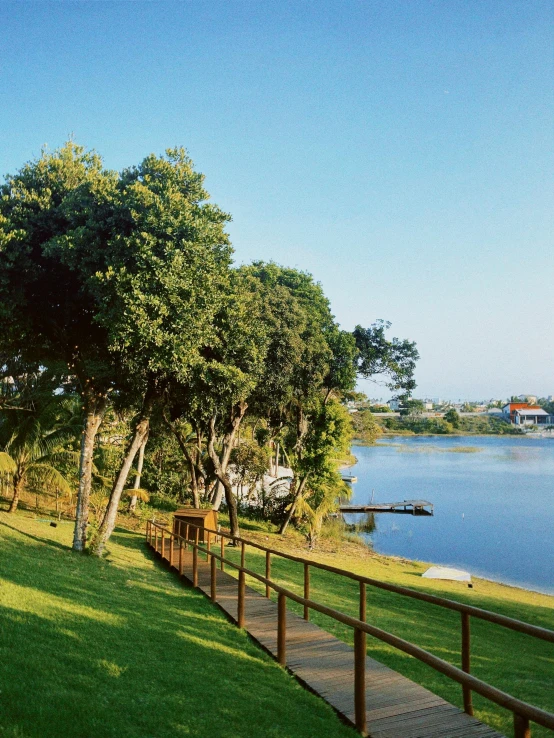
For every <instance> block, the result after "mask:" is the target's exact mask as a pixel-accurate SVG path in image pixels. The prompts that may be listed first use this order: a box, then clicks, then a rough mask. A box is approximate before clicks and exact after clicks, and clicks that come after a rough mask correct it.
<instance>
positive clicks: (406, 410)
mask: <svg viewBox="0 0 554 738" xmlns="http://www.w3.org/2000/svg"><path fill="white" fill-rule="evenodd" d="M424 410H425V403H424V402H423V400H404V407H403V408H402V409H401V410H400V415H402V416H409V417H416V416H418V415H421V414H422V413H423V411H424Z"/></svg>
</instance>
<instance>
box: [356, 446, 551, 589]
mask: <svg viewBox="0 0 554 738" xmlns="http://www.w3.org/2000/svg"><path fill="white" fill-rule="evenodd" d="M389 443H390V444H391V445H382V444H379V445H376V446H369V447H367V446H355V447H353V449H352V452H353V453H354V455H355V456H356V458H357V459H358V463H357V464H356V465H355V466H353V467H351V469H350V471H351V473H352V474H354V475H355V476H357V477H358V482H357V483H356V484H354V485H353V487H354V494H353V497H352V502H355V503H359V504H366V503H368V502H369V501H370V499H371V494H372V490H375V494H374V501H375V502H396V501H398V500H404V499H424V500H428V501H429V502H432V503H434V506H435V514H434V516H433V517H414V516H412V515H395V514H376V515H375V516H374V519H375V525H376V528H375V530H374V531H373V532H372V533H369V534H368V535H369V538H370V539H371V541H372V542H373V546H374V548H375V550H376V551H379V552H380V553H385V554H394V555H397V556H405V557H406V558H411V559H419V560H421V561H430V562H433V563H436V564H450V565H452V566H457V567H459V568H462V569H466V570H468V571H470V572H471V573H472V574H474V575H478V576H483V577H486V578H488V579H495V580H498V581H502V582H506V583H509V584H516V585H519V586H522V587H527V588H529V589H534V590H538V591H541V592H547V593H549V594H554V440H551V439H536V440H532V439H527V438H503V437H486V438H479V437H465V438H441V437H433V438H428V437H418V438H401V437H396V438H394V439H391V440H390V441H389ZM469 446H471V447H473V448H478V449H479V451H478V452H476V453H460V452H458V453H455V452H452V449H455V448H456V447H458V448H459V447H469ZM347 518H348V520H349V522H356V521H359V520H360V519H361V518H362V516H353V515H352V516H350V515H349V516H347Z"/></svg>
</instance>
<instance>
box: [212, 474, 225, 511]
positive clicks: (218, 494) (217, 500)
mask: <svg viewBox="0 0 554 738" xmlns="http://www.w3.org/2000/svg"><path fill="white" fill-rule="evenodd" d="M224 491H225V490H224V487H223V485H222V484H221V482H220V481H219V479H218V480H217V486H216V491H215V495H214V499H213V501H212V510H216V511H217V510H219V508H220V507H221V500H222V499H223V492H224Z"/></svg>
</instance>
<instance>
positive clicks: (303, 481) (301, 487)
mask: <svg viewBox="0 0 554 738" xmlns="http://www.w3.org/2000/svg"><path fill="white" fill-rule="evenodd" d="M307 481H308V474H306V476H305V477H302V479H301V480H300V484H299V485H298V488H297V490H296V492H295V493H294V499H293V501H292V503H291V506H290V507H289V509H288V510H287V514H286V515H285V519H284V520H283V522H282V523H281V527H280V528H279V534H280V535H283V533H284V532H285V531H286V529H287V528H288V525H289V523H290V521H291V520H292V516H293V515H294V511H295V510H296V504H297V502H298V498H299V497H300V495H301V494H302V492H303V491H304V487H305V486H306V482H307Z"/></svg>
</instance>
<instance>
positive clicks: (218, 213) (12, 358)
mask: <svg viewBox="0 0 554 738" xmlns="http://www.w3.org/2000/svg"><path fill="white" fill-rule="evenodd" d="M229 220H230V216H229V215H228V214H227V213H225V212H224V211H222V210H221V209H220V208H218V207H217V206H216V205H214V204H211V203H210V202H209V195H208V193H207V191H206V190H205V188H204V177H203V175H202V174H200V173H198V172H196V171H195V170H194V167H193V164H192V162H191V160H190V159H189V157H188V156H187V154H186V152H185V151H184V150H183V149H171V150H168V151H167V152H166V154H165V155H164V156H154V155H150V156H147V157H146V158H145V159H144V160H143V161H142V162H141V163H140V164H138V165H137V166H133V167H130V168H127V169H124V170H123V171H121V172H115V171H110V170H107V169H106V168H105V167H104V165H103V162H102V160H101V158H100V157H99V156H98V155H97V154H96V153H94V152H90V151H86V150H85V149H83V148H82V147H80V146H77V145H76V144H75V143H74V142H72V141H70V142H68V143H67V144H66V145H64V146H63V147H62V148H61V149H59V150H56V151H54V152H48V151H43V152H42V154H41V156H40V157H38V158H37V159H36V160H33V161H31V162H29V163H27V164H25V165H24V166H23V167H22V168H21V169H20V170H19V171H18V172H17V173H16V174H14V175H10V176H7V177H6V178H5V182H4V184H3V185H2V186H1V187H0V326H1V328H0V371H1V394H0V449H1V452H0V478H1V480H2V485H3V487H2V491H3V494H4V495H5V496H7V497H9V498H10V500H11V502H10V510H12V511H15V509H16V508H17V505H18V500H19V499H20V496H21V493H22V490H27V492H29V491H32V490H38V491H41V492H43V493H47V494H48V495H50V496H51V497H52V499H53V500H54V501H55V504H56V507H58V506H60V505H61V506H63V505H64V504H66V502H67V501H68V500H69V501H70V502H71V505H72V509H73V510H74V514H75V529H74V538H73V548H74V549H75V550H77V551H83V550H85V549H86V548H88V549H90V550H91V551H92V552H93V553H95V554H97V555H100V554H101V553H102V552H103V550H104V547H105V545H106V542H107V541H108V539H109V537H110V535H111V533H112V531H113V529H114V526H115V524H116V518H117V513H118V510H120V509H121V506H122V504H125V505H126V506H127V507H128V508H129V509H130V510H134V509H137V506H138V507H140V505H141V504H142V503H143V502H145V501H146V500H147V499H148V497H149V495H157V496H158V498H159V499H160V500H161V499H163V498H173V499H178V500H180V501H182V502H184V501H186V502H190V503H191V504H193V505H195V506H197V507H198V506H200V505H210V506H212V507H214V508H215V509H218V508H219V507H220V505H221V504H222V502H223V501H224V502H225V504H226V507H227V510H228V513H229V517H230V528H231V533H232V534H233V535H235V536H237V535H239V522H238V505H237V495H236V493H235V492H236V490H235V489H234V485H233V481H232V479H231V474H230V470H231V468H232V469H233V470H235V472H236V473H237V474H238V475H239V477H240V478H241V479H242V482H241V484H242V483H244V484H246V485H252V484H255V483H256V481H257V480H259V479H260V478H261V476H263V470H264V467H266V468H267V467H268V466H271V465H273V466H274V467H275V459H276V460H277V462H278V460H279V458H282V459H286V463H287V465H288V466H290V467H291V468H292V470H293V481H292V485H291V489H290V494H289V496H288V499H287V504H286V505H285V506H283V507H282V509H281V510H280V511H279V522H280V529H281V531H283V532H284V531H285V530H286V528H287V526H288V525H289V523H290V521H291V520H293V519H295V518H296V519H297V518H299V517H302V518H303V519H304V520H308V521H311V522H310V526H311V527H310V530H311V531H312V534H313V535H316V534H317V530H318V526H319V525H320V521H321V518H322V516H323V515H324V514H325V511H327V510H329V509H330V507H331V506H332V504H333V501H334V500H335V498H336V496H337V490H338V489H339V487H340V475H339V474H338V471H337V459H339V458H340V457H341V455H342V454H344V452H345V451H346V450H347V449H348V445H349V442H350V438H351V434H352V424H351V420H350V417H349V415H348V413H347V412H346V410H345V408H344V406H343V404H342V403H341V400H342V398H343V397H344V396H345V393H348V392H350V391H352V390H353V389H354V387H355V383H356V380H357V378H358V377H364V378H377V379H379V378H382V379H383V381H384V382H385V383H386V384H387V386H388V387H389V388H391V389H392V390H393V392H395V393H396V394H398V395H406V396H408V395H409V394H410V393H411V391H412V390H413V388H414V386H415V383H414V380H413V371H414V367H415V362H416V360H417V359H418V353H417V349H416V346H415V344H414V343H413V342H411V341H408V340H399V339H397V338H392V339H389V338H387V336H386V332H387V329H388V328H389V324H388V323H385V322H383V321H377V322H376V323H374V324H373V325H371V326H369V327H368V328H363V327H362V326H357V327H356V328H355V329H354V331H352V332H349V331H346V330H342V329H341V328H340V326H339V325H338V324H337V322H336V321H335V319H334V317H333V315H332V313H331V308H330V305H329V301H328V299H327V298H326V297H325V295H324V293H323V290H322V288H321V285H319V284H318V283H316V282H315V281H314V279H313V277H312V276H311V275H310V274H308V273H306V272H302V271H298V270H296V269H290V268H286V267H282V266H278V265H277V264H274V263H263V262H255V263H253V264H251V265H248V266H242V267H236V266H234V265H233V263H232V253H233V251H232V248H231V245H230V242H229V237H228V235H227V233H226V231H225V227H226V224H227V223H228V222H229ZM129 479H131V482H130V483H128V480H129ZM37 493H38V492H37ZM123 499H125V500H126V501H125V503H122V500H123ZM64 500H65V501H66V502H64Z"/></svg>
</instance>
